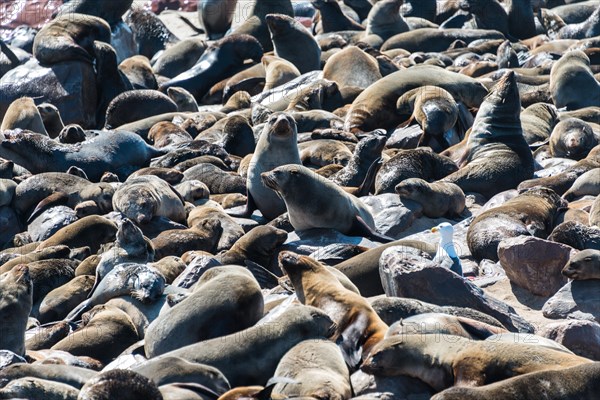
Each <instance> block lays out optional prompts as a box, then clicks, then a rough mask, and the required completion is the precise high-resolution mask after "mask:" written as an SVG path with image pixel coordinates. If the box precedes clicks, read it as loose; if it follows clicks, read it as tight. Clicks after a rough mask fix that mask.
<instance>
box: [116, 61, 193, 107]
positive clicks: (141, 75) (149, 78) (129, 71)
mask: <svg viewBox="0 0 600 400" xmlns="http://www.w3.org/2000/svg"><path fill="white" fill-rule="evenodd" d="M119 71H120V72H122V73H123V74H124V75H125V77H126V78H127V80H128V81H129V82H130V83H131V85H132V86H133V89H158V83H157V82H156V77H155V76H154V71H153V70H152V66H151V65H150V60H148V58H147V57H144V56H139V55H138V56H132V57H129V58H127V59H125V60H123V61H122V62H121V63H120V64H119ZM179 111H185V110H179Z"/></svg>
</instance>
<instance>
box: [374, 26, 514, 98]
mask: <svg viewBox="0 0 600 400" xmlns="http://www.w3.org/2000/svg"><path fill="white" fill-rule="evenodd" d="M504 38H505V37H504V35H503V34H502V33H501V32H498V31H494V30H484V29H458V28H447V29H438V28H422V29H416V30H411V31H408V32H404V33H399V34H397V35H394V36H392V37H391V38H389V39H388V40H386V41H385V43H383V45H382V46H381V51H384V52H385V51H388V50H393V49H404V50H406V51H409V52H411V53H414V52H420V51H422V52H442V51H446V50H448V49H449V48H450V46H451V45H452V44H453V43H455V42H456V41H457V40H460V41H463V42H464V43H467V44H469V43H471V42H473V41H475V40H480V39H504ZM430 85H435V86H437V85H436V84H435V83H430ZM446 90H448V89H447V88H446Z"/></svg>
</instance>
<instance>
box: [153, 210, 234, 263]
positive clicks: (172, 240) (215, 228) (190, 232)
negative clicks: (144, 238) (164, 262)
mask: <svg viewBox="0 0 600 400" xmlns="http://www.w3.org/2000/svg"><path fill="white" fill-rule="evenodd" d="M222 232H223V227H222V225H221V221H219V219H217V218H210V219H204V220H202V221H200V222H199V223H197V224H196V225H194V226H192V227H190V228H188V229H169V230H163V231H162V232H160V233H159V234H158V235H157V236H156V237H155V238H154V239H152V245H153V246H154V248H155V250H156V259H157V260H160V259H162V258H164V257H168V256H181V255H183V253H185V252H186V251H192V250H203V251H207V252H210V253H215V252H216V248H217V245H218V243H219V238H220V237H221V235H222Z"/></svg>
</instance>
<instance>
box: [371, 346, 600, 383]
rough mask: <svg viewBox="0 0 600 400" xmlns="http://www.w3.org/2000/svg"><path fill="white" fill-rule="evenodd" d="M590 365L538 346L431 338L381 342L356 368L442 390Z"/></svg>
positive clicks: (570, 356)
mask: <svg viewBox="0 0 600 400" xmlns="http://www.w3.org/2000/svg"><path fill="white" fill-rule="evenodd" d="M591 362H592V361H591V360H588V359H587V358H583V357H579V356H576V355H573V354H567V353H564V352H562V351H558V350H553V349H549V348H546V347H541V346H529V345H524V344H520V343H502V342H500V343H494V342H489V341H485V340H483V341H473V340H470V339H466V338H463V337H460V336H453V335H438V334H432V335H402V336H397V337H392V338H388V339H384V340H382V341H381V342H380V343H379V344H378V345H377V346H376V347H375V348H374V349H373V352H372V353H371V355H370V356H369V358H368V359H367V360H366V361H365V362H364V363H363V365H362V366H361V369H362V370H363V371H365V372H367V373H372V374H375V375H382V376H398V375H408V376H411V377H413V378H418V379H420V380H422V381H423V382H425V383H427V384H428V385H429V386H431V387H432V388H434V389H435V390H437V391H441V390H444V389H447V388H449V387H451V386H453V385H454V386H482V385H487V384H490V383H493V382H497V381H501V380H503V379H508V378H511V377H514V376H518V375H523V374H527V373H529V372H536V371H544V370H555V369H562V368H568V367H574V366H576V365H580V364H586V363H591Z"/></svg>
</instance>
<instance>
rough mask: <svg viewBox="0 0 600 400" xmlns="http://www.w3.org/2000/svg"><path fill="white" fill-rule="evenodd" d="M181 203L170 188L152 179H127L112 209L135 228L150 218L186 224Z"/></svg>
mask: <svg viewBox="0 0 600 400" xmlns="http://www.w3.org/2000/svg"><path fill="white" fill-rule="evenodd" d="M183 203H184V202H183V199H182V198H181V196H180V195H179V193H177V191H176V190H175V189H174V188H173V187H172V186H171V185H169V184H168V183H166V182H165V181H163V180H162V179H160V178H158V177H156V176H152V175H144V176H138V177H132V178H129V179H127V180H126V181H125V182H124V183H123V185H121V186H119V188H118V189H117V191H116V192H115V194H114V196H113V208H114V209H115V210H116V211H119V212H121V213H123V214H125V216H127V217H128V218H129V219H131V220H133V221H135V222H137V223H138V224H146V223H148V222H150V220H151V219H152V218H153V217H166V218H169V219H170V220H172V221H175V222H185V210H184V208H183V205H184V204H183Z"/></svg>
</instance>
